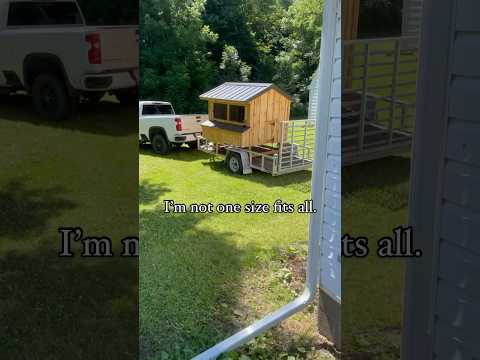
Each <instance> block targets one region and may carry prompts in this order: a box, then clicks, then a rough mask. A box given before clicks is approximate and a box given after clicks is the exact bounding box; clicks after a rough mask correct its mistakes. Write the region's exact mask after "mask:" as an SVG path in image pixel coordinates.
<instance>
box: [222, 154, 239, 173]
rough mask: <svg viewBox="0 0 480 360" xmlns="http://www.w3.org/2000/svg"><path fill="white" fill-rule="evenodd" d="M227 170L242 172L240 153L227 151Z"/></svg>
mask: <svg viewBox="0 0 480 360" xmlns="http://www.w3.org/2000/svg"><path fill="white" fill-rule="evenodd" d="M225 162H226V165H227V168H228V170H229V171H230V172H231V173H232V174H238V175H240V174H243V164H242V158H241V156H240V154H237V153H234V152H229V153H228V155H227V158H226V159H225Z"/></svg>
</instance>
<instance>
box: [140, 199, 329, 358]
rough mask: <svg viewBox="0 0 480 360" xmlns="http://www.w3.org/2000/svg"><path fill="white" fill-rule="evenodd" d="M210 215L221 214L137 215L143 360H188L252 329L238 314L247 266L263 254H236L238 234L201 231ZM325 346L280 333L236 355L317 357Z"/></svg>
mask: <svg viewBox="0 0 480 360" xmlns="http://www.w3.org/2000/svg"><path fill="white" fill-rule="evenodd" d="M212 216H219V215H215V214H191V213H184V214H164V213H163V209H162V208H161V207H158V208H157V209H155V210H144V211H142V212H141V213H140V238H141V244H140V249H141V250H140V253H141V254H140V256H141V259H142V261H141V262H140V271H139V274H140V281H139V284H140V288H139V299H140V304H139V309H140V359H142V360H153V359H162V358H165V359H167V358H168V359H176V360H187V359H188V360H189V359H191V358H192V357H193V356H194V355H196V354H198V353H200V352H201V351H203V350H206V349H207V348H209V347H210V346H213V345H214V344H216V343H217V342H219V341H221V340H224V339H225V338H226V337H228V336H230V335H232V334H234V333H235V332H237V331H238V330H240V329H241V328H243V327H244V326H246V325H250V324H245V323H241V322H239V321H238V318H236V311H238V309H243V310H240V311H242V312H243V311H244V310H246V311H248V310H247V309H244V308H243V307H244V306H245V299H243V298H241V296H243V294H242V292H241V288H242V282H243V281H244V280H245V278H244V276H243V274H244V271H245V270H246V268H245V266H246V265H245V262H244V261H243V260H244V259H246V258H247V257H249V256H251V254H252V253H258V252H259V251H260V250H259V249H256V248H251V247H250V248H248V247H247V248H242V249H239V248H237V247H236V246H235V243H234V242H233V240H232V239H231V237H232V235H233V234H231V233H229V232H228V231H223V232H222V231H221V230H217V229H210V228H207V227H204V226H202V223H203V222H204V221H205V220H207V219H209V218H210V217H212ZM259 265H260V264H259ZM249 270H251V269H249ZM265 315H267V314H262V315H261V316H265ZM261 316H260V317H261ZM312 316H314V315H313V314H312ZM324 345H325V344H323V343H321V342H320V341H319V338H315V337H313V336H300V335H299V334H294V333H293V332H291V331H289V330H288V329H285V328H282V327H277V328H275V329H274V330H273V331H272V332H270V333H269V335H267V336H266V341H265V342H262V340H261V339H260V340H259V341H257V342H256V343H255V344H253V345H247V346H244V347H242V348H241V349H239V350H238V352H237V354H246V355H251V356H253V357H252V358H253V359H265V360H266V359H274V358H275V359H276V358H280V357H281V356H283V355H284V354H285V353H289V354H291V355H297V356H298V355H300V356H301V355H302V353H301V351H303V349H302V348H303V347H306V348H307V349H308V351H309V350H311V348H312V347H315V348H316V350H317V351H318V350H319V349H322V348H323V347H324ZM239 356H240V355H239ZM300 358H303V357H300ZM232 359H235V357H232Z"/></svg>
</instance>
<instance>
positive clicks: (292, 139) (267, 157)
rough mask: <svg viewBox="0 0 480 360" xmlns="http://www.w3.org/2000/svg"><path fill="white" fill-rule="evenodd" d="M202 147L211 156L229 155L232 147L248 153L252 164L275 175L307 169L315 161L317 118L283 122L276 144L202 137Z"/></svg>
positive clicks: (254, 167) (251, 165)
mask: <svg viewBox="0 0 480 360" xmlns="http://www.w3.org/2000/svg"><path fill="white" fill-rule="evenodd" d="M198 141H199V142H198V148H199V150H201V151H203V152H205V153H207V154H209V155H210V156H211V159H215V157H216V156H220V157H222V156H226V155H227V152H228V151H234V152H239V151H240V150H241V151H242V152H244V153H246V154H247V155H248V159H249V167H250V168H252V169H256V170H259V171H263V172H266V173H269V174H272V175H273V176H277V175H283V174H287V173H291V172H296V171H302V170H306V169H308V168H310V167H311V165H312V163H313V153H314V152H313V149H314V146H315V121H312V120H292V121H284V122H282V124H281V126H280V138H279V142H278V143H276V144H264V145H261V146H250V147H248V148H238V147H235V146H232V145H229V144H215V143H211V142H209V141H208V139H204V138H202V137H200V138H199V139H198Z"/></svg>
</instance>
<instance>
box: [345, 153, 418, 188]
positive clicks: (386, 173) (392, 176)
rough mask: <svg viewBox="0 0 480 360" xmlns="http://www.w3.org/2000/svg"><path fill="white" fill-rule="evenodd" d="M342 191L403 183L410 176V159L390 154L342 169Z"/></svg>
mask: <svg viewBox="0 0 480 360" xmlns="http://www.w3.org/2000/svg"><path fill="white" fill-rule="evenodd" d="M342 170H343V171H342V192H343V193H344V194H349V193H354V192H358V191H360V190H362V189H365V188H379V187H389V186H394V185H398V184H401V183H404V182H405V181H407V180H408V179H409V177H410V159H409V158H408V157H400V156H390V157H387V158H383V159H379V160H372V161H367V162H364V163H360V164H355V165H351V166H347V167H344V168H343V169H342Z"/></svg>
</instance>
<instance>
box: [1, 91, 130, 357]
mask: <svg viewBox="0 0 480 360" xmlns="http://www.w3.org/2000/svg"><path fill="white" fill-rule="evenodd" d="M136 117H137V115H136V110H135V109H131V110H130V109H126V108H123V107H121V106H120V105H119V104H117V103H114V102H112V101H104V102H102V103H101V104H99V105H96V106H87V105H82V106H81V107H80V108H79V113H78V116H76V117H75V118H72V119H70V120H68V121H66V122H62V123H51V122H45V121H39V120H38V119H37V118H36V117H35V115H34V114H33V113H32V110H31V105H30V99H29V98H28V97H26V96H22V95H18V96H12V97H4V98H0V142H1V144H2V152H1V155H0V218H1V220H0V349H1V350H0V353H1V355H0V357H1V358H5V359H131V358H132V356H133V354H136V353H137V351H138V344H137V339H138V332H137V328H138V310H137V286H138V280H137V279H138V274H137V267H138V264H137V260H136V259H121V258H119V257H116V258H114V259H94V260H88V261H87V260H85V259H80V257H79V256H78V255H77V256H76V257H75V258H73V259H65V258H63V259H61V258H59V257H58V256H57V254H58V251H59V235H58V233H57V228H58V227H60V226H71V227H74V226H81V227H83V229H84V231H85V234H86V235H90V236H94V235H95V236H101V235H105V236H109V237H111V238H112V240H113V241H114V244H115V247H116V249H117V250H118V243H119V240H120V238H121V237H124V236H128V235H135V234H136V233H137V231H138V213H137V209H138V207H137V206H138V205H137V184H138V176H137V173H136V172H132V169H134V168H136V167H137V163H138V151H137V149H138V143H137V124H136ZM74 248H75V250H79V249H78V248H79V247H78V246H75V247H74ZM117 253H118V251H117Z"/></svg>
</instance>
